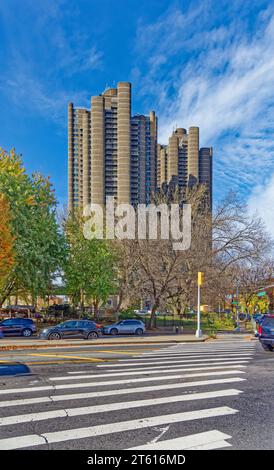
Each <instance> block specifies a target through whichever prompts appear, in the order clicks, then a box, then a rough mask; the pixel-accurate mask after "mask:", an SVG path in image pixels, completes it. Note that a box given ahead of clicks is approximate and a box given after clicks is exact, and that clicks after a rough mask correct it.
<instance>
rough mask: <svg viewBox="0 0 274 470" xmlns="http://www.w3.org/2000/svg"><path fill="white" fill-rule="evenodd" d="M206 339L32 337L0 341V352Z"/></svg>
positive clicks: (172, 335) (169, 336) (176, 336)
mask: <svg viewBox="0 0 274 470" xmlns="http://www.w3.org/2000/svg"><path fill="white" fill-rule="evenodd" d="M207 339H208V336H207V335H203V336H202V337H201V338H196V336H195V335H192V334H175V333H170V334H164V335H162V334H145V335H144V336H118V337H116V336H115V337H113V336H101V337H100V338H98V339H94V340H92V341H88V340H83V339H61V340H56V341H49V340H43V339H40V338H37V337H35V336H33V337H32V338H23V337H19V338H16V337H10V338H8V337H6V338H1V339H0V351H5V350H12V349H38V348H43V349H44V348H52V347H64V346H65V347H67V346H79V345H83V344H84V345H85V346H94V345H95V344H96V346H97V345H98V346H101V345H109V344H110V343H111V344H122V345H124V344H159V343H181V342H187V343H189V342H203V341H206V340H207Z"/></svg>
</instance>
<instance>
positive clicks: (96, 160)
mask: <svg viewBox="0 0 274 470" xmlns="http://www.w3.org/2000/svg"><path fill="white" fill-rule="evenodd" d="M104 128H105V122H104V97H103V96H94V97H93V98H92V99H91V139H92V140H91V141H92V145H91V183H90V185H91V202H92V203H93V204H101V205H103V204H104V203H105V171H104V168H105V143H104V140H105V132H104Z"/></svg>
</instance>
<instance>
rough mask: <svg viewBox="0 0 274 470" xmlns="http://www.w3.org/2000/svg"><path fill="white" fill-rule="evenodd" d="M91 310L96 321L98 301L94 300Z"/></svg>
mask: <svg viewBox="0 0 274 470" xmlns="http://www.w3.org/2000/svg"><path fill="white" fill-rule="evenodd" d="M93 309H94V320H96V321H98V313H99V302H98V300H94V302H93Z"/></svg>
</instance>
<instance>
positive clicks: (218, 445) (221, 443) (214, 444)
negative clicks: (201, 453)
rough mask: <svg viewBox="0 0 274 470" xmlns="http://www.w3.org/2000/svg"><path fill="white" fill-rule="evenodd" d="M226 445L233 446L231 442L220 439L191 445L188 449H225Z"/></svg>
mask: <svg viewBox="0 0 274 470" xmlns="http://www.w3.org/2000/svg"><path fill="white" fill-rule="evenodd" d="M224 447H231V444H229V442H226V441H218V442H212V443H209V444H201V445H198V446H195V447H189V448H188V450H216V449H223V448H224Z"/></svg>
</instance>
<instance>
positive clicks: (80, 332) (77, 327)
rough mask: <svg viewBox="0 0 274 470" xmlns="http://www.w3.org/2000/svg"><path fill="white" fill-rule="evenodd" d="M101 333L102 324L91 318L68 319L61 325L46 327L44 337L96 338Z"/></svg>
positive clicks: (42, 335) (41, 335)
mask: <svg viewBox="0 0 274 470" xmlns="http://www.w3.org/2000/svg"><path fill="white" fill-rule="evenodd" d="M100 333H101V329H100V325H98V324H97V323H95V322H94V321H91V320H68V321H65V322H64V323H59V325H55V326H51V327H49V328H44V329H43V330H42V331H41V333H40V338H42V339H51V340H53V339H63V338H64V339H65V338H83V339H96V338H98V337H99V335H100Z"/></svg>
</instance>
